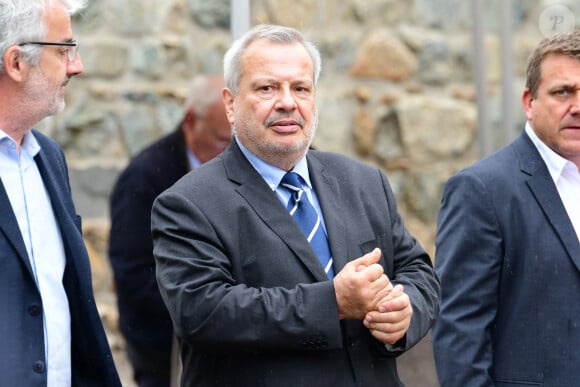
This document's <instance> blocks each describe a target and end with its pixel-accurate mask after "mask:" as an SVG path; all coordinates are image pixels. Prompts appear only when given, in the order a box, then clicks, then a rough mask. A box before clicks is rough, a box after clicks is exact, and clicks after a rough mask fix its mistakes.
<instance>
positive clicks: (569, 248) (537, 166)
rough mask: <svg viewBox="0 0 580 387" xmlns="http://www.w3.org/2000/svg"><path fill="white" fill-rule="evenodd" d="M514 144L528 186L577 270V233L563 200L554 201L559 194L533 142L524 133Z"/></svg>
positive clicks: (579, 247)
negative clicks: (526, 176)
mask: <svg viewBox="0 0 580 387" xmlns="http://www.w3.org/2000/svg"><path fill="white" fill-rule="evenodd" d="M515 146H516V150H517V152H518V154H519V155H520V160H521V170H522V172H523V173H525V174H527V175H529V176H530V177H529V178H528V180H527V184H528V187H529V188H530V190H531V191H532V194H533V195H534V197H535V198H536V200H537V202H538V205H539V206H540V207H541V208H542V211H543V212H544V215H545V216H546V218H547V220H548V222H549V223H550V224H551V225H552V227H553V228H554V231H555V233H556V235H557V236H558V238H559V239H560V241H561V242H562V244H563V245H564V247H565V249H566V252H567V253H568V255H569V257H570V259H571V260H572V261H573V262H574V264H575V265H576V267H577V268H578V269H579V270H580V243H578V236H577V235H576V232H575V231H574V226H572V222H571V221H570V218H569V217H568V214H567V213H566V209H565V208H564V205H563V204H562V201H561V200H554V199H555V198H559V197H560V195H559V193H558V190H557V188H556V186H555V184H554V181H553V180H552V177H551V176H550V173H549V172H548V169H547V167H546V165H545V164H544V162H543V159H542V158H541V156H540V154H539V153H538V151H537V149H536V148H535V146H534V145H533V143H532V141H531V140H530V139H529V138H528V136H527V135H525V134H522V136H521V137H520V138H519V139H518V140H517V142H516V143H515Z"/></svg>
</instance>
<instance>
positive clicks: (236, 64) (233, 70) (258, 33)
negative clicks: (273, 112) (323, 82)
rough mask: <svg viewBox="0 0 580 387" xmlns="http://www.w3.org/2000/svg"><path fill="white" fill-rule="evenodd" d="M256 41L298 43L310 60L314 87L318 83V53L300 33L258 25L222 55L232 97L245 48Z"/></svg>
mask: <svg viewBox="0 0 580 387" xmlns="http://www.w3.org/2000/svg"><path fill="white" fill-rule="evenodd" d="M256 40H267V41H269V42H272V43H278V44H293V43H300V44H302V46H304V48H305V49H306V51H307V52H308V55H309V56H310V58H311V59H312V67H313V72H314V73H313V74H312V76H313V79H314V86H316V84H317V82H318V77H319V76H320V67H321V59H320V51H318V48H316V46H315V45H314V44H313V43H312V42H309V41H307V40H306V39H305V38H304V36H303V35H302V33H300V32H299V31H298V30H296V29H294V28H290V27H284V26H277V25H269V24H260V25H257V26H255V27H253V28H252V29H251V30H249V31H248V32H246V33H245V34H244V35H243V36H242V37H240V38H238V39H237V40H236V41H234V43H233V44H232V46H231V47H230V48H229V50H228V51H227V52H226V54H225V55H224V79H225V82H226V87H227V88H228V89H230V90H231V91H232V92H233V93H234V95H237V94H238V91H239V85H240V79H241V78H242V56H243V55H244V52H245V50H246V48H247V47H248V46H249V45H250V44H252V43H253V42H255V41H256Z"/></svg>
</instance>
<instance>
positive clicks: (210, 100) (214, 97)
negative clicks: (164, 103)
mask: <svg viewBox="0 0 580 387" xmlns="http://www.w3.org/2000/svg"><path fill="white" fill-rule="evenodd" d="M216 77H217V76H216ZM221 100H222V88H220V87H216V82H214V77H212V76H207V75H197V76H195V77H194V78H193V79H192V80H191V82H190V83H189V92H188V95H187V99H186V101H185V107H186V108H187V109H189V108H192V107H193V108H194V109H195V113H196V114H197V115H200V116H203V115H204V114H205V113H206V111H207V109H208V108H209V107H210V106H211V105H213V104H214V103H215V102H217V101H220V102H221Z"/></svg>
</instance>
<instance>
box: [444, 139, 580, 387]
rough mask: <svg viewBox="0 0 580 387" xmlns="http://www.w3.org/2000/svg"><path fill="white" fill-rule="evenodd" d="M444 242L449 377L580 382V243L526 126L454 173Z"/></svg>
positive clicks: (464, 381)
mask: <svg viewBox="0 0 580 387" xmlns="http://www.w3.org/2000/svg"><path fill="white" fill-rule="evenodd" d="M579 200H580V198H579ZM436 245H437V246H436V247H437V249H436V259H435V267H436V271H437V273H438V274H439V275H440V278H441V287H442V303H441V315H440V317H439V319H438V320H437V323H436V324H435V327H434V328H433V345H434V351H435V360H436V365H437V372H438V375H439V379H440V383H441V385H442V386H445V387H454V386H455V387H464V386H470V387H471V386H474V387H477V386H510V387H511V386H577V385H580V369H579V366H580V322H579V321H580V302H578V299H579V297H580V243H579V242H578V237H577V236H576V233H575V232H574V229H573V226H572V223H571V222H570V220H569V218H568V216H567V214H566V211H565V209H564V206H563V204H562V201H561V200H560V196H559V194H558V191H557V190H556V186H555V185H554V183H553V180H552V179H551V177H550V174H549V172H548V169H547V167H546V165H545V164H544V162H543V160H542V158H541V156H540V154H539V153H538V151H537V150H536V148H535V147H534V145H533V143H532V142H531V140H530V138H529V137H528V136H527V135H526V134H525V133H524V134H522V135H521V136H520V137H519V138H518V139H517V140H515V141H514V142H513V143H512V144H511V145H509V146H507V147H506V148H504V149H502V150H500V151H499V152H497V153H495V154H494V155H491V156H490V157H488V158H486V159H484V160H482V161H481V162H478V163H476V164H475V165H473V166H472V167H469V168H467V169H465V170H463V171H461V172H460V173H458V174H457V175H456V176H454V177H452V178H451V179H449V182H448V183H447V185H446V187H445V192H444V195H443V203H442V207H441V211H440V216H439V221H438V234H437V238H436Z"/></svg>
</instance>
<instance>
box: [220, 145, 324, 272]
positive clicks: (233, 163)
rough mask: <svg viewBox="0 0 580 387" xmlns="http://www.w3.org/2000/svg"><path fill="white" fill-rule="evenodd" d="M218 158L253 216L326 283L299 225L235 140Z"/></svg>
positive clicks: (321, 269)
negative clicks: (256, 216) (252, 212)
mask: <svg viewBox="0 0 580 387" xmlns="http://www.w3.org/2000/svg"><path fill="white" fill-rule="evenodd" d="M221 157H222V159H223V161H224V165H225V168H226V174H227V175H228V178H229V179H230V180H231V181H233V182H235V183H237V184H239V187H238V188H237V189H236V191H237V192H238V193H239V194H240V195H241V196H242V197H243V198H244V200H246V202H248V204H249V205H250V206H251V207H252V208H253V210H254V211H255V212H256V214H257V215H258V216H259V217H260V218H261V219H262V220H263V221H264V223H265V224H266V225H267V226H268V227H269V228H270V229H271V230H272V231H273V232H274V233H276V234H277V235H278V236H279V237H280V238H281V239H282V240H283V241H284V243H286V245H288V247H289V248H290V249H291V250H292V251H293V252H294V253H295V254H296V257H297V259H298V260H299V261H300V262H302V264H303V265H304V266H305V267H306V268H308V270H309V271H310V272H311V273H312V275H313V276H314V277H315V278H316V279H317V280H318V281H326V280H328V277H327V276H326V273H325V272H324V269H323V268H322V266H321V265H320V263H319V261H318V258H317V257H316V255H315V253H314V250H312V248H311V247H310V245H309V244H308V243H304V242H305V237H304V234H302V231H301V230H300V228H299V227H298V225H297V224H296V223H295V222H294V221H292V218H291V217H290V214H289V213H288V211H286V208H284V205H283V204H282V203H281V202H280V200H279V199H278V197H277V196H276V194H275V193H274V192H273V191H272V190H271V189H270V187H269V186H268V184H266V182H265V181H264V179H263V178H262V177H261V176H260V174H259V173H258V172H257V171H256V170H255V169H254V168H253V167H252V165H251V164H250V163H249V161H248V160H247V159H246V158H245V156H244V155H243V153H242V151H241V150H240V148H239V147H238V145H237V144H236V142H235V141H232V143H231V144H230V145H229V147H228V148H227V149H226V150H225V151H224V153H223V154H222V155H221Z"/></svg>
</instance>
